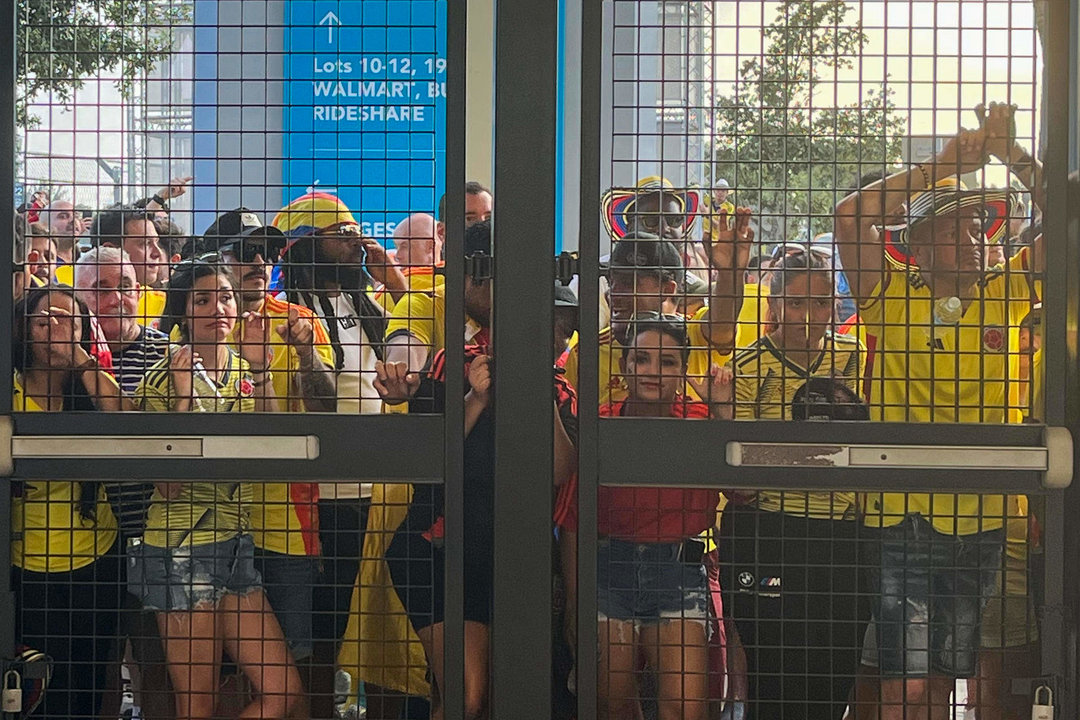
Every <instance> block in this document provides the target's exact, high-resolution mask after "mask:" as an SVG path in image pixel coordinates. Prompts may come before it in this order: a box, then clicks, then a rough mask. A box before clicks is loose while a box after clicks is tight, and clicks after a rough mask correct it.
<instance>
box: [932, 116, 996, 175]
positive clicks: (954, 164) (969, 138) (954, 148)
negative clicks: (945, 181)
mask: <svg viewBox="0 0 1080 720" xmlns="http://www.w3.org/2000/svg"><path fill="white" fill-rule="evenodd" d="M988 159H989V158H988V157H987V155H986V133H985V132H984V131H983V130H982V129H979V130H966V129H963V128H961V130H960V132H958V133H957V134H956V137H954V138H950V139H949V141H948V142H947V143H945V147H943V148H942V149H941V152H939V153H938V154H937V157H935V158H934V164H935V165H939V166H941V167H940V168H939V169H938V172H937V173H936V177H937V179H940V178H943V177H949V176H951V175H963V174H964V173H969V172H974V171H976V170H978V169H979V168H981V167H982V166H983V165H985V164H986V161H987V160H988Z"/></svg>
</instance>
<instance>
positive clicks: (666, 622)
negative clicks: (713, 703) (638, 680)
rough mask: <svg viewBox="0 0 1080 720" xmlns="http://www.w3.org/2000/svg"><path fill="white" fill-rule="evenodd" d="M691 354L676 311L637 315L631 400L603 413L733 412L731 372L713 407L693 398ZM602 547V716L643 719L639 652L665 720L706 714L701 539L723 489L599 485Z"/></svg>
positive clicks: (628, 357)
mask: <svg viewBox="0 0 1080 720" xmlns="http://www.w3.org/2000/svg"><path fill="white" fill-rule="evenodd" d="M689 354H690V347H689V342H688V340H687V334H686V322H685V320H684V319H683V318H681V317H679V316H677V315H658V314H655V313H650V314H647V315H638V316H636V317H635V319H634V321H633V323H632V325H631V327H630V331H629V333H628V341H627V342H626V344H625V345H624V346H623V351H622V359H621V360H620V370H621V371H622V376H623V377H624V378H625V379H626V384H627V391H628V397H627V398H626V400H623V401H619V402H615V403H610V404H607V405H602V406H601V407H600V415H602V416H625V417H631V416H635V417H685V418H706V417H710V416H713V417H725V418H730V416H731V395H732V385H731V373H730V371H729V370H727V369H726V368H723V369H722V368H719V367H715V366H714V367H713V368H712V374H711V383H712V387H711V388H705V387H697V386H696V384H695V389H696V390H697V391H698V395H699V396H700V397H708V398H710V399H711V400H712V401H713V404H712V406H709V405H706V404H704V403H700V402H693V401H691V400H688V399H687V398H686V397H685V387H686V384H687V383H688V382H693V381H690V380H688V378H687V377H686V369H687V360H688V358H689ZM598 501H599V534H600V541H599V547H598V549H597V621H598V623H599V627H598V637H599V643H600V668H599V672H600V682H599V698H598V700H599V706H600V717H601V718H622V717H635V716H638V712H639V711H638V708H636V707H634V704H635V703H636V702H637V701H636V698H637V697H638V695H639V693H638V692H637V686H636V684H635V678H634V672H635V669H636V667H637V659H638V655H639V652H641V653H644V656H645V658H646V660H647V661H648V664H649V666H650V667H651V668H652V670H653V671H654V672H655V673H656V678H657V681H656V687H657V709H658V715H657V716H658V718H660V720H669V719H674V718H685V719H686V720H704V718H705V717H706V715H707V709H708V674H707V673H708V657H707V647H706V633H705V626H706V621H707V610H706V607H707V599H708V588H707V583H706V576H705V569H704V568H703V567H702V564H701V559H702V555H703V553H704V549H705V546H704V543H702V542H700V541H699V540H697V536H698V535H700V534H701V533H702V532H703V531H705V530H706V529H707V528H709V527H711V526H712V524H713V521H714V519H715V516H716V503H717V491H716V490H705V489H679V488H658V487H656V488H652V487H628V488H618V487H601V488H600V492H599V498H598Z"/></svg>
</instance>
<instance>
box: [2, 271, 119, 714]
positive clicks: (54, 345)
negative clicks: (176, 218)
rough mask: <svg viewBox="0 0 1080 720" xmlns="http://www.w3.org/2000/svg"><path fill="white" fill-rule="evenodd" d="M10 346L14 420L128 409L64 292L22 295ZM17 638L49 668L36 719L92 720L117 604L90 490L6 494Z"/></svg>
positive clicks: (39, 487) (38, 484)
mask: <svg viewBox="0 0 1080 720" xmlns="http://www.w3.org/2000/svg"><path fill="white" fill-rule="evenodd" d="M14 318H15V326H14V333H13V337H12V343H11V361H12V366H13V368H14V370H15V372H14V379H13V380H14V395H13V405H12V408H13V410H14V411H15V412H67V411H93V410H131V409H134V406H133V405H132V404H131V402H130V401H129V400H127V399H125V398H124V397H123V395H122V394H121V392H120V387H119V386H118V385H117V384H116V380H114V379H113V377H112V375H110V374H109V373H108V372H107V371H105V370H103V369H101V368H100V367H99V366H98V362H97V359H96V358H95V357H94V356H93V355H91V353H90V351H91V340H90V338H91V330H90V313H89V311H88V310H87V309H86V306H85V305H83V304H82V303H81V302H79V300H77V299H76V297H75V293H74V291H73V290H72V289H71V288H65V287H37V288H29V289H27V290H26V293H25V295H24V296H23V297H22V299H21V300H20V301H19V303H18V304H17V305H16V306H15V312H14ZM12 491H13V494H14V497H13V498H12V506H11V526H12V538H13V539H12V543H11V562H12V565H13V566H14V567H13V577H14V587H15V588H16V593H15V597H16V634H17V637H18V639H19V642H20V643H21V644H23V645H26V646H29V647H32V648H34V649H36V650H40V651H42V652H44V653H45V654H47V655H49V656H50V657H52V659H53V663H54V667H53V676H52V680H51V681H50V683H49V688H48V692H47V693H45V696H44V699H43V702H42V705H41V710H40V712H41V713H42V714H43V715H44V716H45V717H63V718H92V717H97V714H98V712H99V711H100V709H101V701H102V697H103V695H104V691H105V688H106V679H107V668H108V665H109V657H110V654H111V650H112V644H113V637H114V636H115V633H116V627H117V621H118V618H119V608H120V600H121V597H122V595H123V582H122V581H123V563H122V562H121V561H120V557H119V547H118V545H119V544H118V542H117V524H116V518H115V517H114V516H113V512H112V508H111V507H110V506H109V503H108V500H107V499H106V497H105V490H104V488H103V487H102V485H101V483H97V482H85V481H83V482H70V481H59V480H32V481H31V480H24V481H17V482H15V483H13V485H12Z"/></svg>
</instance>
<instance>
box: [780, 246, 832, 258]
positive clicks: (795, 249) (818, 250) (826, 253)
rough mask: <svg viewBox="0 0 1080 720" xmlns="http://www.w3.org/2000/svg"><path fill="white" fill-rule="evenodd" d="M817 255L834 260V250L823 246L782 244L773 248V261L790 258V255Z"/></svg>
mask: <svg viewBox="0 0 1080 720" xmlns="http://www.w3.org/2000/svg"><path fill="white" fill-rule="evenodd" d="M808 253H809V254H810V255H815V256H817V257H819V258H825V259H827V260H832V256H833V251H832V248H828V247H823V246H821V245H810V246H807V245H803V244H802V243H782V244H780V245H777V246H776V247H775V248H773V251H772V259H773V260H778V259H779V258H782V257H788V256H789V255H806V254H808Z"/></svg>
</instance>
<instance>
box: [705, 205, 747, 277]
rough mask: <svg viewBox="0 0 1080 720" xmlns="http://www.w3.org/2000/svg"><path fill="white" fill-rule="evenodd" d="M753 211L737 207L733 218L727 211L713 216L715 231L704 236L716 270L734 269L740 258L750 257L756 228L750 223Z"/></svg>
mask: <svg viewBox="0 0 1080 720" xmlns="http://www.w3.org/2000/svg"><path fill="white" fill-rule="evenodd" d="M752 218H753V211H752V210H751V209H750V208H748V207H737V208H735V217H734V218H732V217H731V215H730V214H728V213H727V212H726V211H722V212H720V213H717V214H716V216H715V217H714V218H713V231H712V233H711V236H710V237H706V238H704V240H703V242H704V243H705V245H706V250H708V254H709V262H710V263H711V264H712V267H713V269H714V270H734V269H736V268H737V264H738V262H739V258H741V257H744V256H746V257H748V256H749V251H750V247H751V245H752V244H753V242H754V228H753V227H751V225H750V220H751V219H752ZM740 251H742V252H740Z"/></svg>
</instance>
